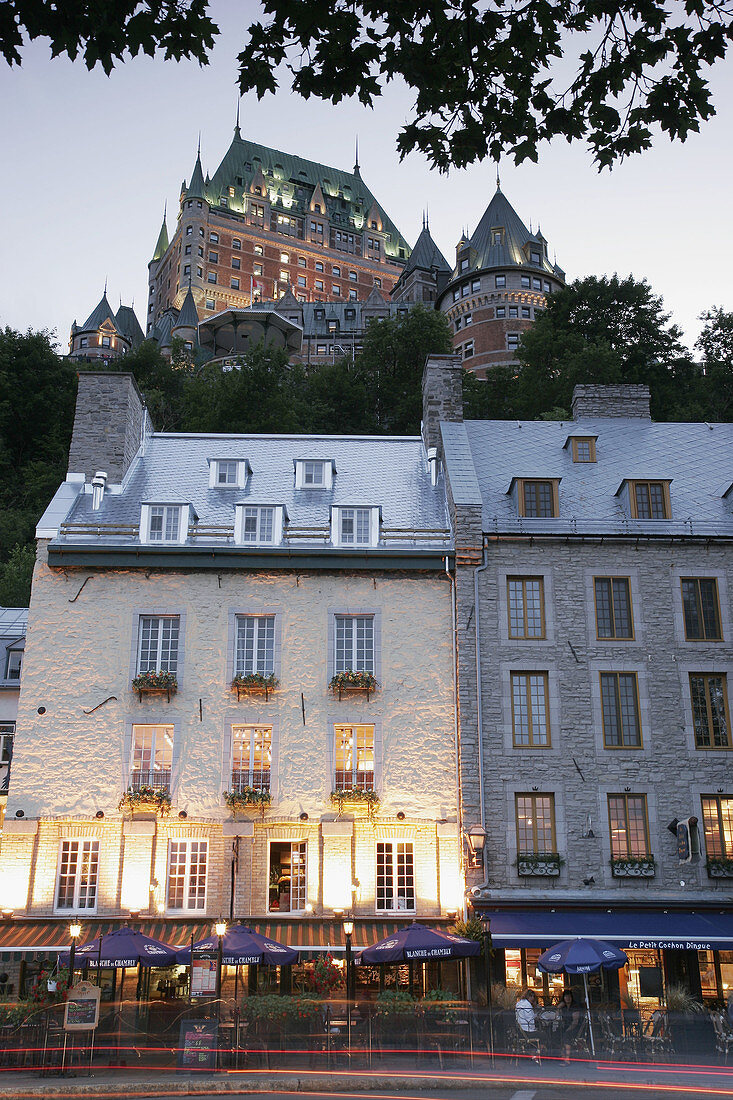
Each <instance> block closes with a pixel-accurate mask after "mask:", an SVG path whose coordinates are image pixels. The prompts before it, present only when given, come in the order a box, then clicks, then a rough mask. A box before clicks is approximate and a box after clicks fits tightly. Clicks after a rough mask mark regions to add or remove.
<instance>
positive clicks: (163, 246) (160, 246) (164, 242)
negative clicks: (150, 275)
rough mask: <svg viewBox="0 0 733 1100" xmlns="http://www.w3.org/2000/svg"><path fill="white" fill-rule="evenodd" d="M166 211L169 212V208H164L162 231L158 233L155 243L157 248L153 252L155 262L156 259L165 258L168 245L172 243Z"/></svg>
mask: <svg viewBox="0 0 733 1100" xmlns="http://www.w3.org/2000/svg"><path fill="white" fill-rule="evenodd" d="M166 213H167V210H165V209H164V210H163V224H162V225H161V227H160V233H159V234H158V241H157V243H156V245H155V250H154V252H153V262H154V263H155V261H156V260H162V259H163V257H164V256H165V254H166V252H167V251H168V245H169V244H170V241H169V240H168V226H167V224H166Z"/></svg>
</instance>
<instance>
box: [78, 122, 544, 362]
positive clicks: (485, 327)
mask: <svg viewBox="0 0 733 1100" xmlns="http://www.w3.org/2000/svg"><path fill="white" fill-rule="evenodd" d="M148 271H149V279H148V306H147V317H146V320H145V324H144V326H141V325H140V324H139V323H138V321H137V318H136V317H135V314H134V312H133V311H132V309H131V308H130V307H127V306H121V307H120V309H119V310H118V311H117V314H115V313H114V312H113V311H112V309H111V307H110V305H109V302H108V300H107V297H106V292H105V294H104V295H103V297H102V299H101V301H100V302H99V304H98V305H97V306H96V308H95V309H94V310H93V312H92V313H91V315H90V316H89V318H88V319H87V320H86V321H85V323H84V324H83V325H77V323H76V322H74V324H73V326H72V330H71V340H70V352H71V357H72V358H74V359H78V360H87V361H89V360H92V361H102V362H104V361H109V360H111V359H114V358H117V357H119V356H120V355H124V354H125V353H126V352H127V351H129V350H131V349H132V348H134V347H136V346H137V345H138V344H139V343H140V342H141V341H142V339H144V336H145V337H147V338H149V339H153V340H155V341H156V342H157V343H158V345H159V346H160V348H161V349H162V350H163V351H164V352H167V353H170V350H171V347H172V342H173V340H174V339H176V338H178V339H180V340H182V341H183V343H184V345H185V346H186V347H187V348H188V349H190V350H193V349H194V348H200V349H202V351H203V352H205V354H206V355H207V356H208V358H212V359H219V358H223V359H226V357H231V356H233V355H236V354H240V353H242V352H244V351H246V349H247V347H248V346H251V345H253V344H256V343H257V342H259V340H261V339H264V340H265V342H266V343H268V344H269V343H272V342H274V343H275V344H276V345H280V346H283V347H285V348H286V349H287V350H288V352H289V353H290V355H291V357H292V359H293V360H295V361H302V362H307V363H310V362H319V361H320V362H323V361H328V360H333V359H335V358H338V357H340V356H342V355H352V356H353V355H354V354H356V353H357V352H358V351H359V348H360V344H361V339H362V336H363V332H364V330H365V328H366V325H367V324H368V322H369V321H370V320H372V319H383V318H387V317H394V316H398V315H399V314H401V313H404V312H406V311H407V310H409V309H410V308H411V307H412V306H414V305H415V304H416V303H418V302H420V303H423V304H424V305H427V306H432V307H434V308H436V309H440V310H442V311H443V312H444V313H445V314H446V315H447V317H448V318H449V320H450V322H451V328H452V331H453V343H454V348H455V351H456V353H457V354H460V356H461V359H462V361H463V363H464V365H465V367H466V369H467V370H471V371H472V372H473V373H475V374H477V375H478V376H479V377H482V376H484V375H485V373H486V371H487V369H490V368H491V367H494V366H500V365H503V364H511V363H513V362H514V361H515V356H516V348H517V345H518V343H519V339H520V336H521V334H522V332H523V331H524V330H525V329H526V328H528V326H529V325H530V324H531V323H532V321H533V320H534V318H535V316H536V315H537V313H538V312H539V311H541V310H542V309H543V307H544V304H545V298H546V295H547V294H549V293H552V292H553V291H555V290H557V289H559V288H560V287H561V286H563V284H564V278H565V276H564V272H563V271H562V270H561V268H559V267H558V265H557V264H556V263H554V261H552V260H551V259H550V257H549V252H548V245H547V241H546V240H545V238H544V237H543V235H542V233H541V231H540V230H539V228H538V229H537V232H536V233H533V232H531V231H530V230H529V229H527V227H526V226H525V224H524V223H523V222H522V220H521V218H520V217H519V216H518V215H517V213H516V212H515V210H514V209H513V208H512V206H511V204H510V203H509V202H508V200H507V199H506V197H505V196H504V194H503V193H502V191H501V189H500V187H499V185H498V180H497V188H496V192H495V194H494V195H493V197H492V199H491V201H490V202H489V204H488V206H487V208H486V211H485V213H484V215H483V217H482V218H481V220H480V222H479V224H478V226H477V227H476V230H475V232H474V233H473V235H472V236H471V237H470V239H469V238H468V237H466V235H465V234H464V235H462V236H461V239H460V241H459V242H458V245H457V247H456V255H455V261H454V264H453V266H451V264H450V263H448V261H447V260H446V259H445V257H444V256H443V254H442V253H441V251H440V249H439V248H438V246H437V245H436V244H435V242H434V240H433V239H432V237H431V234H430V229H429V226H428V223H427V220H426V219H424V220H423V228H422V231H421V233H420V235H419V237H418V239H417V241H416V243H415V246H414V248H412V249H411V248H410V246H409V244H408V243H407V241H406V240H405V238H404V237H403V236H402V234H401V233H400V231H399V229H398V228H397V227H396V226H395V224H394V222H393V221H392V220H391V219H390V217H389V215H388V214H387V212H386V211H385V210H384V208H383V207H382V206H381V205H380V203H379V202H378V200H377V199H376V198H375V196H374V195H373V194H372V192H371V191H370V190H369V188H368V187H367V185H366V183H365V182H364V180H363V179H362V176H361V171H360V167H359V163H358V158H357V161H356V163H355V164H354V167H353V170H352V171H351V172H345V171H342V170H340V169H337V168H330V167H327V166H326V165H322V164H317V163H316V162H315V161H311V160H305V159H303V158H302V157H297V156H293V155H291V154H288V153H282V152H278V151H277V150H275V149H269V148H267V147H265V146H262V145H257V144H255V143H254V142H251V141H247V140H245V139H244V138H243V137H242V134H241V131H240V128H239V125H238V124H237V126H236V127H235V131H234V137H233V140H232V143H231V145H230V147H229V149H228V150H227V152H226V154H225V155H224V158H223V160H222V161H221V163H220V164H219V167H218V168H217V169H216V171H215V172H214V174H213V176H211V177H210V176H209V175H208V173H207V174H204V169H203V166H202V163H201V155H200V149H199V152H198V154H197V156H196V162H195V165H194V168H193V171H192V173H191V177H190V180H189V181H188V183H187V182H186V181H185V180H184V181H183V183H182V185H181V192H180V202H179V210H178V216H177V219H176V224H175V228H174V230H173V232H172V235H169V229H168V223H167V218H166V216H165V215H164V217H163V224H162V225H161V228H160V233H159V235H158V240H157V242H156V245H155V248H154V250H153V257H152V259H151V261H150V263H149V265H148ZM143 328H144V335H143Z"/></svg>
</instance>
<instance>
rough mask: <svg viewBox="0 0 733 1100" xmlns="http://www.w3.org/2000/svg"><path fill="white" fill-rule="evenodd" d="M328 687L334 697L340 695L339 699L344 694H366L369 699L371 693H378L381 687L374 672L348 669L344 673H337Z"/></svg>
mask: <svg viewBox="0 0 733 1100" xmlns="http://www.w3.org/2000/svg"><path fill="white" fill-rule="evenodd" d="M328 686H329V687H330V689H331V691H332V692H333V693H334V695H338V697H339V699H340V698H341V696H342V695H343V694H344V692H364V693H365V694H366V697H367V699H368V698H369V695H370V694H371V692H372V691H376V689H377V688H378V687H379V684H378V683H377V678H376V676H375V675H374V673H373V672H363V671H359V670H354V669H352V668H346V669H344V671H343V672H337V673H336V675H335V676H332V677H331V681H330V683H329V685H328Z"/></svg>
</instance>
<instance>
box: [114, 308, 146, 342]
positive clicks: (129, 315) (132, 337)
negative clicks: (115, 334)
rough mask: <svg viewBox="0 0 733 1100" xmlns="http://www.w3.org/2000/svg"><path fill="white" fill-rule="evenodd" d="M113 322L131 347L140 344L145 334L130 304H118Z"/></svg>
mask: <svg viewBox="0 0 733 1100" xmlns="http://www.w3.org/2000/svg"><path fill="white" fill-rule="evenodd" d="M115 324H116V325H117V328H118V330H119V332H121V333H122V335H123V336H126V337H127V339H128V340H129V341H130V344H131V346H132V347H133V348H138V347H139V346H140V344H142V342H143V340H144V339H145V334H144V332H143V330H142V329H141V327H140V322H139V321H138V319H137V314H136V313H135V310H134V309H133V308H132V306H120V308H119V309H118V310H117V314H116V315H115Z"/></svg>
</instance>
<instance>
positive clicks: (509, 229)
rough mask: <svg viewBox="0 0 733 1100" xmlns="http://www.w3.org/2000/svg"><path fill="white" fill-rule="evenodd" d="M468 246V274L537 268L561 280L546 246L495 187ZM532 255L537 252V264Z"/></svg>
mask: <svg viewBox="0 0 733 1100" xmlns="http://www.w3.org/2000/svg"><path fill="white" fill-rule="evenodd" d="M496 230H500V231H501V234H500V235H499V234H497V233H496V232H495V231H496ZM468 245H469V249H470V263H469V268H468V270H470V271H479V270H481V269H483V268H493V267H512V266H515V267H520V266H521V267H538V268H541V269H542V270H543V271H545V272H547V273H548V274H552V275H556V276H560V277H562V275H563V274H564V272H563V270H562V268H560V267H558V266H557V264H553V263H551V262H550V260H549V259H548V257H547V242H546V240H545V238H544V237H543V236H542V234H541V233H540V232H539V230H538V231H537V233H530V231H529V229H527V226H526V225H525V224H524V222H523V221H522V219H521V218H520V217H519V215H518V214H517V212H516V210H515V209H514V207H513V206H512V205H511V203H510V202H509V201H508V199H507V198H506V196H505V195H504V194H503V193H502V191H501V190H500V189H499V188H498V187H497V189H496V193H495V194H494V197H493V198H492V200H491V202H490V203H489V205H488V206H487V208H486V211H485V213H484V215H483V217H482V218H481V221H480V222H479V223H478V225H477V226H476V230H475V232H474V234H473V236H472V237H471V239H470V241H469V242H468ZM459 247H460V245H459ZM531 252H539V254H540V262H539V263H537V262H534V263H533V262H532V259H531ZM464 270H465V269H464ZM456 274H458V271H456Z"/></svg>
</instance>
